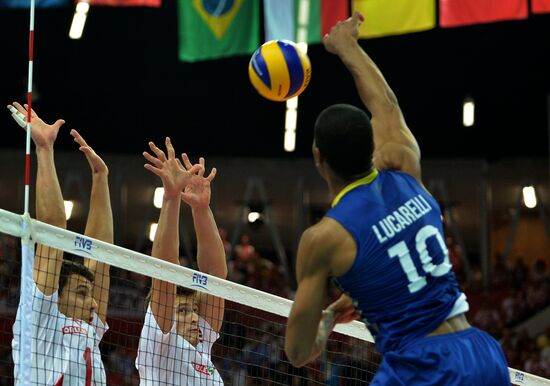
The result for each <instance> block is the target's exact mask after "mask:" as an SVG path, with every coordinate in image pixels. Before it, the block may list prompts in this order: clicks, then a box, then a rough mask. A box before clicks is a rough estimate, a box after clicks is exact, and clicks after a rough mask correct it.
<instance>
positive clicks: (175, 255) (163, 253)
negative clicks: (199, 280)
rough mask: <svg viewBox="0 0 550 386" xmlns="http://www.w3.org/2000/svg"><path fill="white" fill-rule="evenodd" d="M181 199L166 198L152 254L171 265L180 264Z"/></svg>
mask: <svg viewBox="0 0 550 386" xmlns="http://www.w3.org/2000/svg"><path fill="white" fill-rule="evenodd" d="M180 202H181V201H180V199H179V197H173V198H166V197H165V198H164V199H163V203H162V208H161V210H160V216H159V221H158V225H157V231H156V233H155V240H154V241H153V249H152V252H151V254H152V255H153V256H154V257H156V258H159V259H162V260H164V261H168V262H170V263H174V264H179V216H180V205H181V204H180Z"/></svg>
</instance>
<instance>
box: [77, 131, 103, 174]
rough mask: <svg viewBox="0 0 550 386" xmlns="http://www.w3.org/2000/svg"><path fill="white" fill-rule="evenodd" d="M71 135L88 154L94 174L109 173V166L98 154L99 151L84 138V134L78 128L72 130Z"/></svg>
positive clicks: (81, 149) (87, 157) (85, 153)
mask: <svg viewBox="0 0 550 386" xmlns="http://www.w3.org/2000/svg"><path fill="white" fill-rule="evenodd" d="M71 135H72V136H73V138H74V141H75V142H76V143H78V144H79V145H80V148H79V149H78V150H80V151H81V152H82V153H84V155H85V156H86V159H87V160H88V163H89V164H90V168H91V169H92V173H93V174H104V175H107V174H109V169H108V168H107V165H106V164H105V162H103V160H102V159H101V157H100V156H98V155H97V153H96V152H95V151H94V149H92V148H91V147H90V146H89V145H88V144H87V143H86V141H85V140H84V138H82V136H81V135H80V134H79V133H78V131H76V130H74V129H73V130H71Z"/></svg>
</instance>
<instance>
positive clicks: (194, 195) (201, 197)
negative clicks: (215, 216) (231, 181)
mask: <svg viewBox="0 0 550 386" xmlns="http://www.w3.org/2000/svg"><path fill="white" fill-rule="evenodd" d="M181 158H182V160H183V165H184V166H185V168H186V169H187V171H190V170H191V169H192V168H193V167H195V166H197V165H194V166H193V164H191V161H189V157H188V156H187V154H185V153H183V154H182V156H181ZM198 166H199V169H198V172H197V173H196V174H194V175H193V177H192V178H191V180H190V181H189V184H188V185H187V186H186V187H185V190H184V191H183V192H182V194H181V199H182V201H183V202H185V203H186V204H187V205H189V206H190V207H191V208H200V207H208V206H209V205H210V196H211V189H210V183H211V182H212V180H213V179H214V177H216V173H217V170H216V168H212V170H211V171H210V174H209V175H208V177H204V172H205V170H206V169H205V166H204V158H202V157H200V158H199V165H198Z"/></svg>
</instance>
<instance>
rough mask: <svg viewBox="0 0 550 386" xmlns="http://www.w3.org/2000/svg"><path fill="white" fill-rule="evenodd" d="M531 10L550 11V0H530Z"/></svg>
mask: <svg viewBox="0 0 550 386" xmlns="http://www.w3.org/2000/svg"><path fill="white" fill-rule="evenodd" d="M531 12H533V13H550V0H531Z"/></svg>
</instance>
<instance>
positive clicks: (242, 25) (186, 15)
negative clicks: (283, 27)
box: [179, 0, 260, 62]
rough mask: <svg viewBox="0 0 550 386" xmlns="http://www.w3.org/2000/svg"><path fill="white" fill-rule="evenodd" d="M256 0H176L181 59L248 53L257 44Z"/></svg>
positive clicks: (257, 4) (212, 57)
mask: <svg viewBox="0 0 550 386" xmlns="http://www.w3.org/2000/svg"><path fill="white" fill-rule="evenodd" d="M259 7H260V2H259V1H257V0H179V57H180V59H181V60H183V61H185V62H195V61H199V60H208V59H216V58H223V57H227V56H234V55H242V54H251V53H252V52H254V50H256V48H258V46H259V44H260V35H259V34H260V29H259V28H260V13H259V12H260V10H259Z"/></svg>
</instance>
